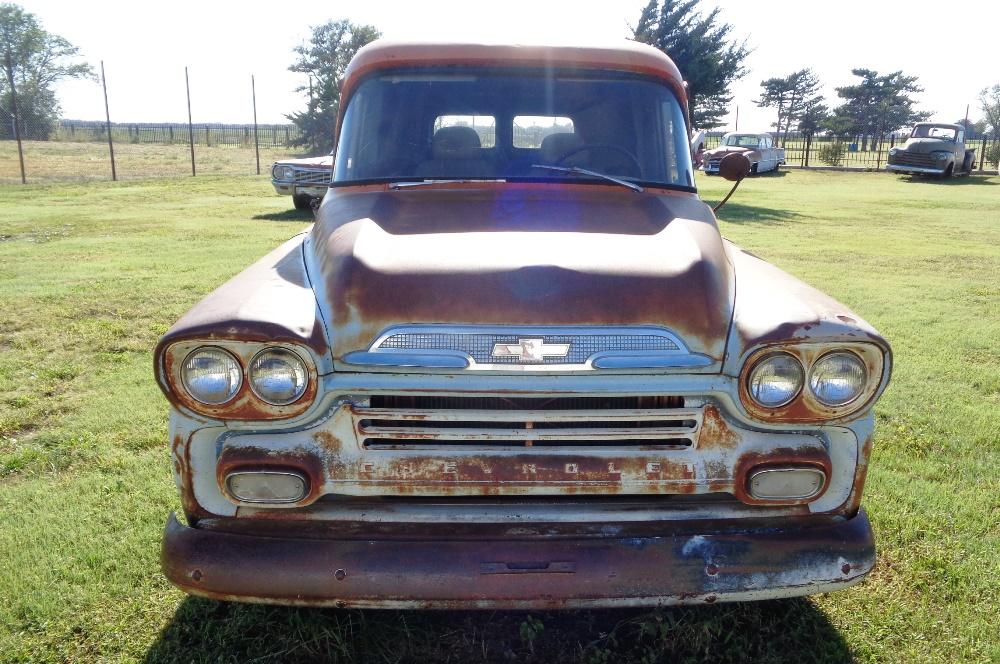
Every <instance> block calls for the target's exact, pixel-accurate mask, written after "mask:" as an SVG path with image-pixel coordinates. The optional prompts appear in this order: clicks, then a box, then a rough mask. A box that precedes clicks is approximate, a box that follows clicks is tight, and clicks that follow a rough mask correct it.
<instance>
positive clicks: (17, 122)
mask: <svg viewBox="0 0 1000 664" xmlns="http://www.w3.org/2000/svg"><path fill="white" fill-rule="evenodd" d="M5 59H6V61H7V82H8V83H10V106H11V110H13V112H14V138H15V139H17V160H18V161H19V162H20V164H21V184H28V179H27V177H25V174H24V149H23V148H22V147H21V116H20V115H19V114H18V112H17V91H16V90H15V89H14V63H13V59H12V58H11V57H10V49H9V48H8V49H7V53H6V58H5Z"/></svg>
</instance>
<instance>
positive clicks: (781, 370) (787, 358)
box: [747, 353, 805, 408]
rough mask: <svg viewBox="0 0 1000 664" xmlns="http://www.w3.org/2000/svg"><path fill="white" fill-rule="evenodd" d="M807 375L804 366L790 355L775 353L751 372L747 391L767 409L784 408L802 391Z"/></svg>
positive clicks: (760, 362) (756, 365) (755, 366)
mask: <svg viewBox="0 0 1000 664" xmlns="http://www.w3.org/2000/svg"><path fill="white" fill-rule="evenodd" d="M804 379H805V375H804V372H803V370H802V365H801V364H800V363H799V361H798V360H797V359H795V358H794V357H792V356H791V355H789V354H788V353H774V354H773V355H768V356H767V357H765V358H763V359H761V360H760V361H759V362H757V364H755V365H754V366H753V369H751V370H750V375H749V376H748V377H747V390H748V391H749V392H750V396H751V397H753V400H754V401H756V402H757V403H759V404H760V405H761V406H764V407H765V408H777V407H779V406H784V405H785V404H787V403H788V402H789V401H791V400H792V399H794V398H795V395H797V394H798V393H799V390H801V389H802V383H803V382H804Z"/></svg>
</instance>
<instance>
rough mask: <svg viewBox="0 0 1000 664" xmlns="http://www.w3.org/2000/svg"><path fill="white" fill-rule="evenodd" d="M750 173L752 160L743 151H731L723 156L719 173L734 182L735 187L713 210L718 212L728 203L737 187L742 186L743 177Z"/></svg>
mask: <svg viewBox="0 0 1000 664" xmlns="http://www.w3.org/2000/svg"><path fill="white" fill-rule="evenodd" d="M749 174H750V160H749V159H748V158H747V156H746V155H745V154H743V153H742V152H730V153H729V154H727V155H726V156H725V157H723V158H722V161H721V162H719V175H721V176H722V177H724V178H725V179H727V180H729V181H730V182H732V183H733V188H732V189H730V190H729V193H728V194H726V197H725V198H723V199H722V200H721V201H720V202H719V204H718V205H716V206H715V207H714V208H712V212H718V211H719V208H721V207H722V206H723V205H725V204H726V201H728V200H729V197H730V196H732V195H733V192H735V191H736V187H738V186H740V182H743V178H745V177H746V176H747V175H749Z"/></svg>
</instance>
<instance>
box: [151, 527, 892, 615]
mask: <svg viewBox="0 0 1000 664" xmlns="http://www.w3.org/2000/svg"><path fill="white" fill-rule="evenodd" d="M310 537H311V538H308V539H307V538H305V537H302V538H295V537H282V538H276V537H261V536H255V535H247V534H232V533H226V532H219V531H214V530H204V529H199V528H191V527H186V526H183V525H181V524H180V523H178V521H177V519H176V518H175V517H174V516H173V515H171V518H170V520H169V521H168V522H167V527H166V533H165V536H164V543H163V551H162V564H163V569H164V572H165V573H166V576H167V578H168V579H169V580H170V581H171V582H172V583H174V584H175V585H177V586H179V587H180V588H181V589H183V590H184V591H185V592H188V593H191V594H194V595H200V596H203V597H210V598H215V599H223V600H239V601H247V602H259V603H268V604H293V605H308V606H336V607H359V608H361V607H373V608H421V609H423V608H436V609H475V608H479V609H485V608H490V609H544V608H585V607H614V606H659V605H669V604H696V603H712V602H716V601H720V602H722V601H743V600H751V599H770V598H778V597H791V596H797V595H806V594H810V593H816V592H823V591H828V590H835V589H838V588H843V587H846V586H848V585H851V584H853V583H856V582H858V581H860V580H861V579H862V578H863V577H864V576H865V575H866V574H867V573H868V572H869V571H870V570H871V568H872V565H873V564H874V561H875V546H874V542H873V540H872V531H871V526H870V524H869V522H868V518H867V516H866V515H865V513H864V511H860V512H858V514H857V515H856V516H854V517H853V518H850V519H836V520H831V521H826V522H824V523H821V524H817V525H814V526H802V527H789V526H788V525H787V524H786V525H784V526H771V527H767V528H757V529H747V530H738V531H731V530H730V531H725V530H714V531H713V530H710V529H706V531H705V534H695V535H676V534H664V535H663V536H643V537H633V538H616V537H607V538H590V539H583V538H581V539H545V538H536V539H521V540H515V539H494V540H491V539H475V540H450V541H448V540H446V541H442V540H433V541H432V540H425V541H421V540H411V541H398V540H392V539H368V538H365V539H323V538H316V536H315V534H312V535H311V536H310Z"/></svg>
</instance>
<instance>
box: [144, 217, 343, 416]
mask: <svg viewBox="0 0 1000 664" xmlns="http://www.w3.org/2000/svg"><path fill="white" fill-rule="evenodd" d="M306 236H307V232H303V233H300V234H298V235H296V236H295V237H293V238H292V239H290V240H288V241H287V242H285V243H284V244H282V245H281V246H279V247H278V248H277V249H275V250H274V251H272V252H271V253H269V254H267V255H266V256H264V257H263V258H261V259H260V260H259V261H257V262H256V263H254V264H253V265H251V266H250V267H248V268H247V269H245V270H243V271H242V272H240V273H239V274H237V275H236V276H235V277H233V278H232V279H230V280H229V281H227V282H226V283H224V284H223V285H222V286H219V287H218V288H217V289H215V290H214V291H212V292H211V293H209V294H208V295H207V296H206V297H205V298H204V299H203V300H202V301H201V302H199V303H198V304H196V305H195V306H194V307H192V308H191V309H190V310H189V311H188V312H187V313H185V314H184V315H183V316H182V317H181V318H180V320H178V321H177V322H176V323H175V324H174V325H173V327H171V328H170V329H169V330H168V331H167V333H166V334H164V335H163V337H162V338H161V339H160V341H159V343H158V344H157V345H156V350H155V351H154V355H153V357H154V362H155V370H156V376H157V379H158V382H159V384H160V388H161V389H162V390H163V391H164V393H165V394H166V395H167V396H168V397H170V387H169V385H168V383H167V381H166V380H165V379H164V371H163V355H164V350H165V349H166V348H167V347H168V346H170V345H171V344H173V343H175V342H178V341H185V340H192V339H196V340H206V341H209V340H220V341H223V340H225V341H259V342H266V343H288V344H296V345H300V346H305V347H306V348H308V349H309V350H311V351H312V355H313V356H314V359H315V360H316V361H317V362H318V366H317V367H316V368H317V371H318V372H319V373H320V374H324V373H328V372H329V371H332V366H330V364H331V362H330V359H329V358H330V352H329V342H328V339H329V336H328V335H327V332H326V325H325V323H324V321H323V317H322V313H321V312H320V309H319V307H318V306H317V303H316V296H315V293H314V292H313V288H312V283H311V281H310V279H309V274H308V272H307V270H306V266H305V262H304V259H303V254H302V244H303V241H304V240H305V238H306Z"/></svg>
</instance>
